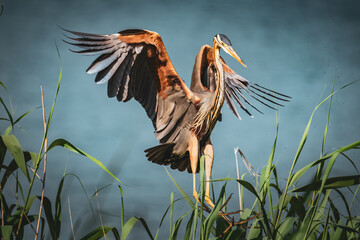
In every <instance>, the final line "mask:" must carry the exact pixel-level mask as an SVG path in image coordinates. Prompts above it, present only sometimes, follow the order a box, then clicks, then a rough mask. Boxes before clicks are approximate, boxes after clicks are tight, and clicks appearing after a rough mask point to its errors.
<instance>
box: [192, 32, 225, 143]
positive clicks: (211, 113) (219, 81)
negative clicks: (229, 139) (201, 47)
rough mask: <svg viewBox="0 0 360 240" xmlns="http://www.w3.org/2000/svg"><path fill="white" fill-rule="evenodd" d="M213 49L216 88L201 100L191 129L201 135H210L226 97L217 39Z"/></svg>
mask: <svg viewBox="0 0 360 240" xmlns="http://www.w3.org/2000/svg"><path fill="white" fill-rule="evenodd" d="M213 50H214V60H215V62H214V64H215V68H216V75H215V76H216V79H215V81H216V89H215V91H214V92H213V93H212V94H211V95H208V96H207V97H204V98H203V99H202V100H201V103H200V107H199V109H198V112H197V114H196V116H195V118H194V121H193V123H192V124H191V129H193V131H194V132H196V133H197V134H198V135H199V136H206V135H209V134H210V133H211V131H212V130H213V129H214V127H215V124H216V122H217V120H218V117H219V114H220V111H221V108H222V105H223V103H224V99H225V96H224V94H225V79H224V69H223V66H222V63H221V58H220V46H219V45H218V43H217V42H216V40H215V39H214V42H213Z"/></svg>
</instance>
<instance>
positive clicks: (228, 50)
mask: <svg viewBox="0 0 360 240" xmlns="http://www.w3.org/2000/svg"><path fill="white" fill-rule="evenodd" d="M223 49H224V51H225V52H226V53H227V54H229V55H231V56H232V57H233V58H235V59H236V60H238V61H239V63H241V65H243V66H244V67H245V68H247V66H246V65H245V63H244V61H243V60H242V59H241V58H240V57H239V55H237V53H236V52H235V50H234V49H233V48H232V47H231V46H225V47H223Z"/></svg>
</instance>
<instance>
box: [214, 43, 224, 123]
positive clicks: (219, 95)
mask: <svg viewBox="0 0 360 240" xmlns="http://www.w3.org/2000/svg"><path fill="white" fill-rule="evenodd" d="M213 49H214V60H215V62H214V64H215V68H216V76H217V79H216V89H215V93H214V99H213V105H212V106H214V108H213V109H212V114H211V115H212V117H211V118H212V120H213V121H216V120H217V118H218V115H219V114H220V111H221V107H222V105H223V103H224V94H225V78H224V68H223V65H222V63H221V58H220V47H219V46H218V45H217V44H216V43H215V42H214V44H213Z"/></svg>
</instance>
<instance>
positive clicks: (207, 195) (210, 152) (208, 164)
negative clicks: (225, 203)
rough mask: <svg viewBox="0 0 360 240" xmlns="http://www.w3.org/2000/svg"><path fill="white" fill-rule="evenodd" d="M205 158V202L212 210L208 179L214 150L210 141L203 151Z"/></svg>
mask: <svg viewBox="0 0 360 240" xmlns="http://www.w3.org/2000/svg"><path fill="white" fill-rule="evenodd" d="M203 153H204V157H205V173H206V185H205V201H206V202H207V204H209V206H210V207H212V208H214V206H215V205H214V203H213V202H212V200H211V198H210V178H211V170H212V165H213V161H214V148H213V146H212V144H211V141H210V139H209V140H207V141H206V143H205V147H204V150H203Z"/></svg>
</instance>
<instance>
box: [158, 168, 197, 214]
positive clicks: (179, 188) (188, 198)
mask: <svg viewBox="0 0 360 240" xmlns="http://www.w3.org/2000/svg"><path fill="white" fill-rule="evenodd" d="M164 169H165V171H166V173H167V174H168V175H169V177H170V179H171V180H172V181H173V183H174V184H175V186H176V187H177V189H178V190H179V192H180V193H181V195H182V196H183V197H184V199H185V200H186V202H187V203H188V204H189V205H190V207H191V208H192V209H195V204H194V203H193V202H192V201H191V199H190V197H189V196H188V195H187V194H186V193H185V192H184V190H182V188H181V187H180V186H179V184H178V183H177V182H176V181H175V179H174V178H173V177H172V176H171V174H170V173H169V171H168V170H167V169H166V168H165V167H164Z"/></svg>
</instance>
